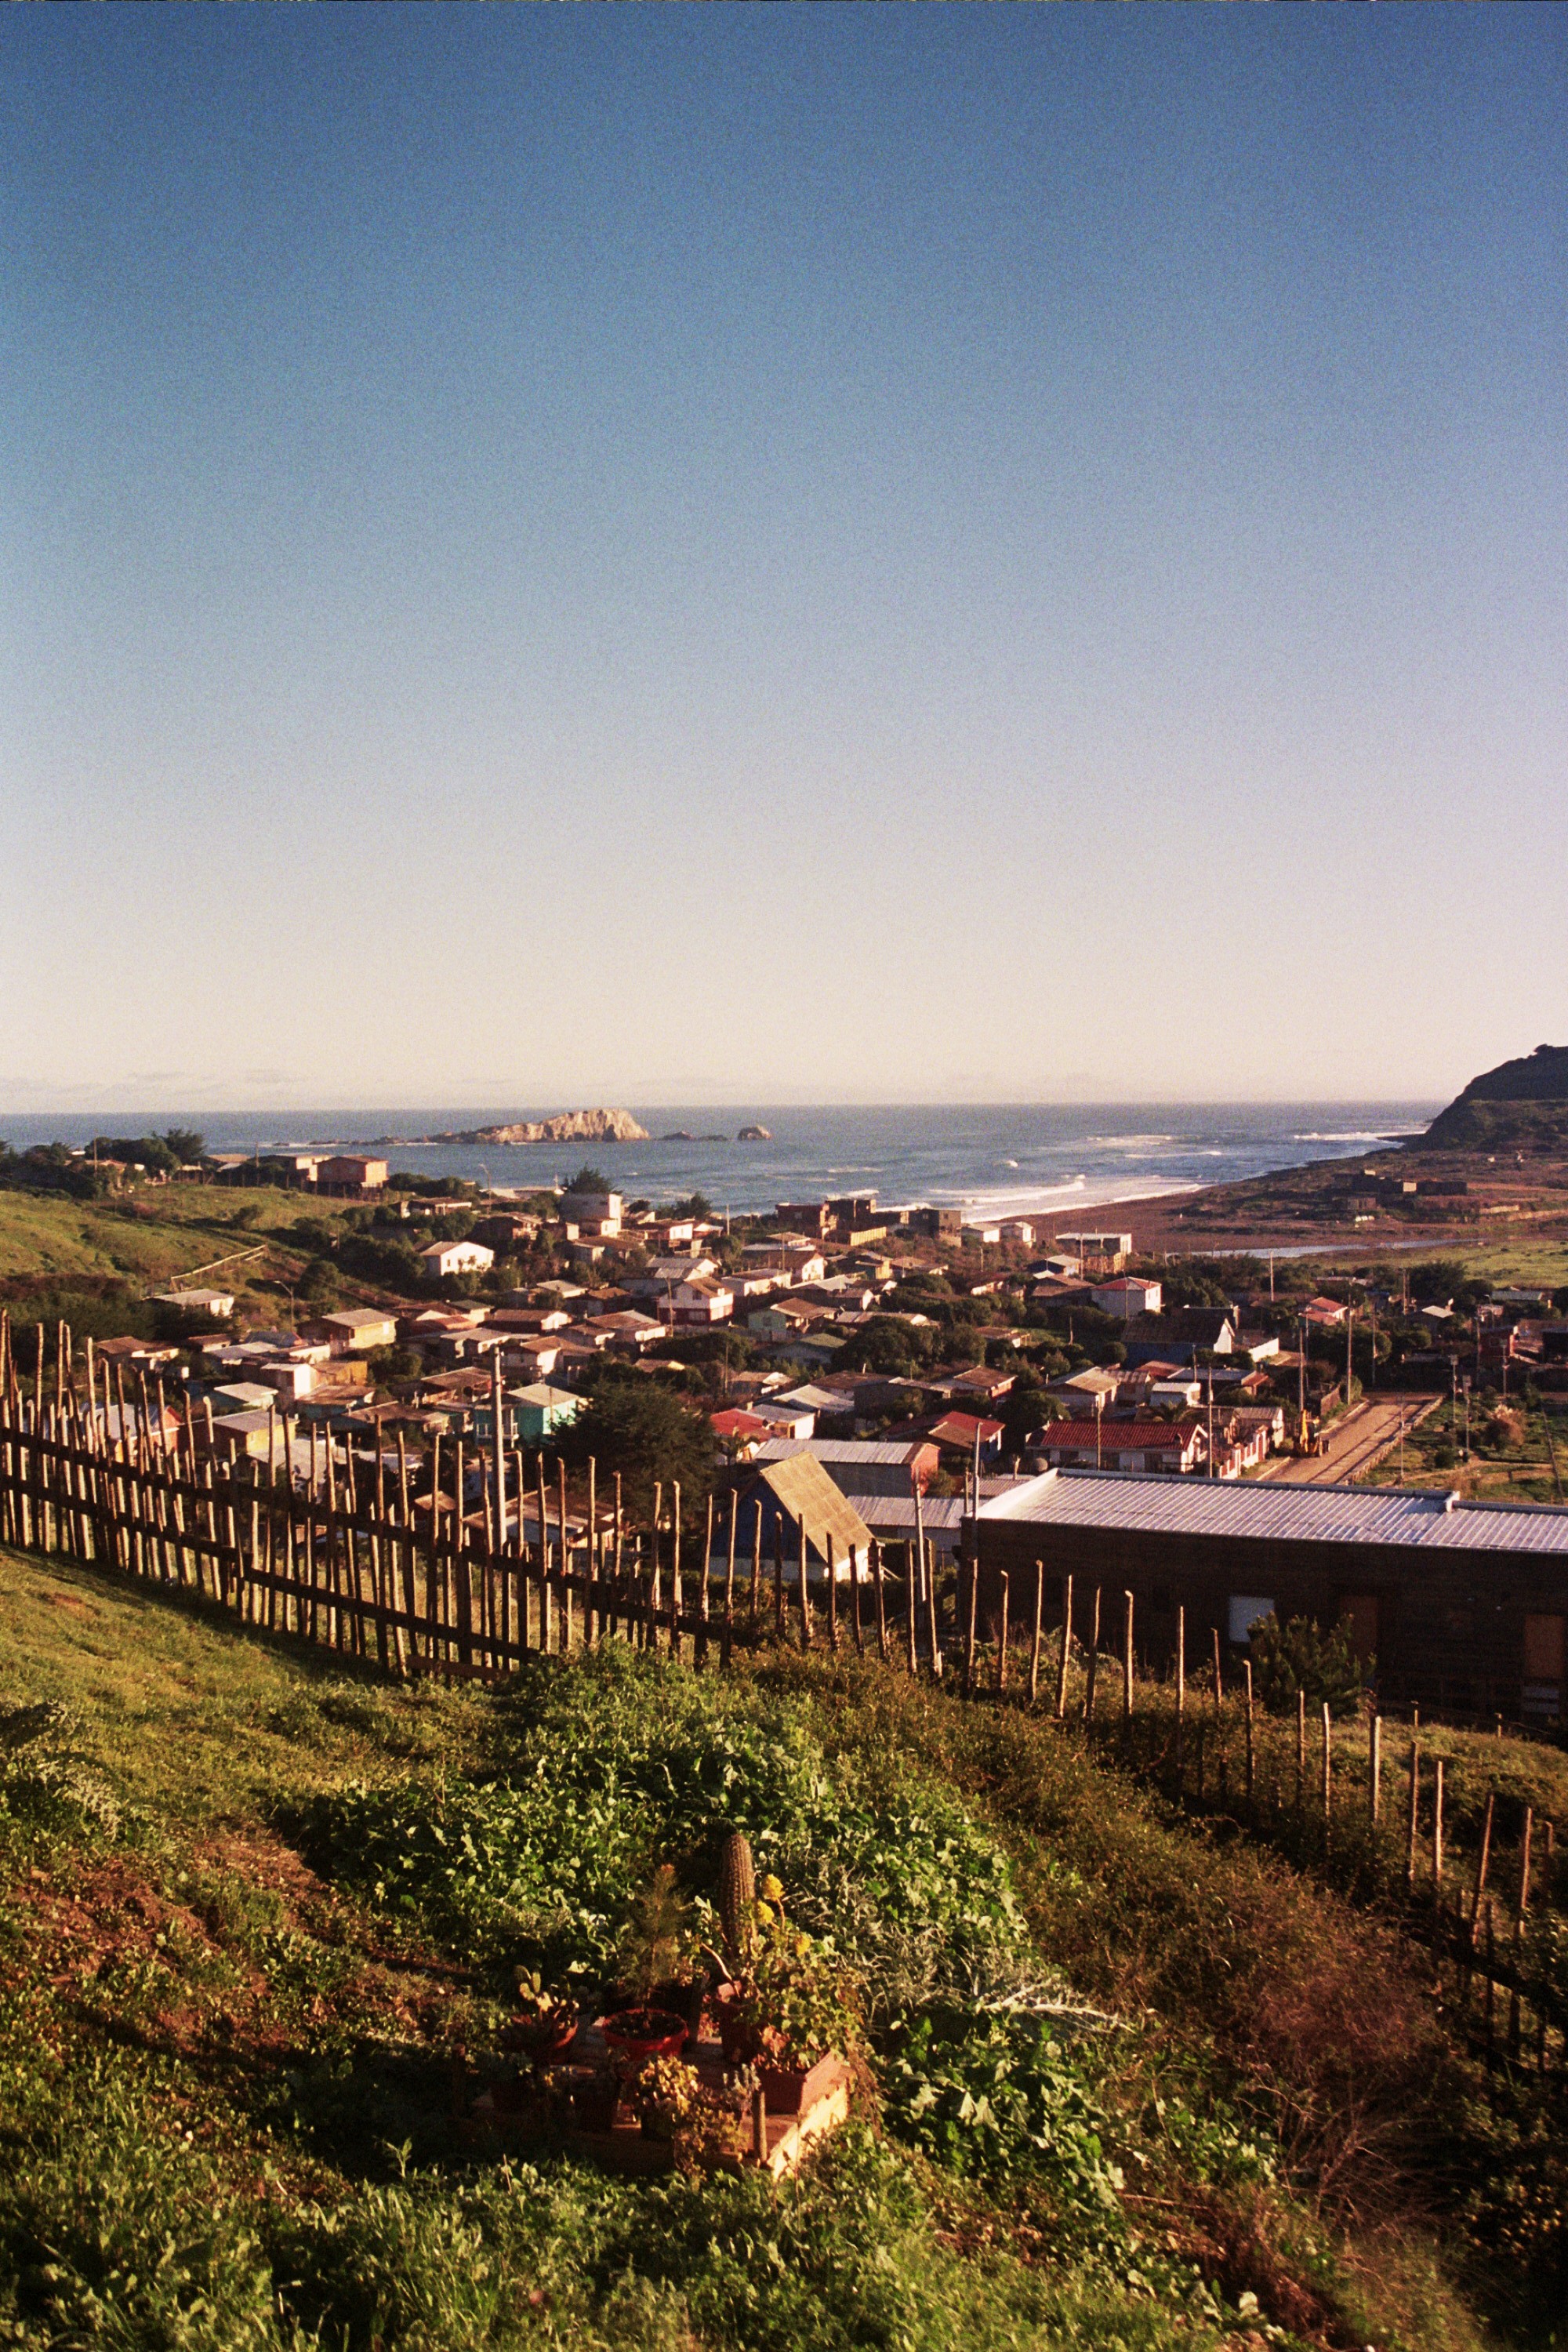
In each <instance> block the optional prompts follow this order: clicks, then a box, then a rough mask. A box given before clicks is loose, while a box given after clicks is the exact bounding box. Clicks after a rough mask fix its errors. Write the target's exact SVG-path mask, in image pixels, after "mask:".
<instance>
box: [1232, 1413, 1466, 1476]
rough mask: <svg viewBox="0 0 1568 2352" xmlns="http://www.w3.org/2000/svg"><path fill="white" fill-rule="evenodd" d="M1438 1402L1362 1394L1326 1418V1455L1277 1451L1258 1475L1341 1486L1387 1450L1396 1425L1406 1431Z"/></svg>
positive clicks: (1392, 1442) (1395, 1441) (1396, 1437)
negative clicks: (1293, 1455) (1334, 1417)
mask: <svg viewBox="0 0 1568 2352" xmlns="http://www.w3.org/2000/svg"><path fill="white" fill-rule="evenodd" d="M1439 1402H1442V1400H1441V1399H1439V1398H1437V1397H1432V1396H1373V1397H1363V1399H1362V1401H1361V1402H1360V1403H1359V1404H1353V1405H1352V1407H1351V1409H1350V1411H1349V1412H1347V1413H1344V1414H1342V1416H1341V1418H1340V1419H1339V1420H1338V1421H1336V1422H1332V1423H1330V1427H1329V1450H1328V1452H1327V1453H1326V1454H1316V1455H1310V1456H1309V1457H1308V1458H1307V1459H1306V1460H1305V1461H1300V1462H1298V1461H1296V1460H1293V1459H1292V1458H1291V1456H1289V1454H1281V1455H1277V1456H1276V1457H1275V1458H1274V1459H1272V1460H1271V1461H1270V1462H1269V1463H1268V1465H1267V1467H1266V1468H1265V1469H1264V1470H1262V1471H1261V1472H1260V1473H1259V1474H1258V1475H1259V1476H1260V1477H1263V1478H1267V1479H1269V1480H1271V1481H1272V1482H1273V1483H1274V1484H1276V1485H1278V1486H1344V1485H1346V1484H1348V1483H1349V1481H1350V1480H1352V1479H1353V1478H1359V1477H1360V1476H1361V1475H1362V1473H1363V1470H1370V1469H1371V1468H1372V1466H1373V1463H1375V1462H1381V1461H1382V1459H1383V1457H1384V1454H1389V1453H1392V1452H1393V1450H1394V1447H1395V1446H1396V1445H1397V1444H1398V1443H1399V1433H1400V1430H1401V1428H1402V1427H1403V1428H1404V1429H1405V1431H1406V1432H1407V1433H1408V1432H1409V1431H1410V1430H1412V1429H1414V1428H1415V1424H1416V1423H1417V1422H1418V1421H1425V1420H1426V1415H1427V1414H1428V1413H1429V1412H1432V1411H1433V1410H1434V1408H1435V1407H1436V1405H1437V1404H1438V1403H1439Z"/></svg>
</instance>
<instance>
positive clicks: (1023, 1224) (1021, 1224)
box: [1001, 1217, 1035, 1249]
mask: <svg viewBox="0 0 1568 2352" xmlns="http://www.w3.org/2000/svg"><path fill="white" fill-rule="evenodd" d="M1001 1235H1002V1239H1003V1240H1004V1241H1005V1242H1018V1243H1021V1244H1022V1245H1023V1247H1024V1248H1025V1249H1033V1248H1034V1246H1035V1228H1034V1226H1033V1225H1032V1224H1031V1223H1029V1221H1028V1219H1027V1217H1004V1218H1003V1220H1002V1224H1001Z"/></svg>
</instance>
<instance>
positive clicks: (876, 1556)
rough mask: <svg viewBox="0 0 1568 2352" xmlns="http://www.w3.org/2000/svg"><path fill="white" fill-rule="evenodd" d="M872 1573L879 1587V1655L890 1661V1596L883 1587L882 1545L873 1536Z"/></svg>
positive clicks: (883, 1660) (885, 1661) (882, 1658)
mask: <svg viewBox="0 0 1568 2352" xmlns="http://www.w3.org/2000/svg"><path fill="white" fill-rule="evenodd" d="M871 1575H872V1577H873V1579H874V1580H875V1583H876V1587H877V1655H878V1656H879V1658H880V1659H881V1661H882V1664H884V1665H886V1664H887V1663H888V1596H887V1593H886V1592H885V1591H884V1590H883V1587H882V1547H881V1545H880V1543H879V1541H878V1539H877V1538H876V1537H875V1536H873V1537H872V1538H871Z"/></svg>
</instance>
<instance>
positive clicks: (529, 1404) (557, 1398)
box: [502, 1381, 586, 1445]
mask: <svg viewBox="0 0 1568 2352" xmlns="http://www.w3.org/2000/svg"><path fill="white" fill-rule="evenodd" d="M585 1402H586V1399H585V1398H583V1397H580V1396H577V1395H574V1392H573V1391H572V1390H570V1389H557V1388H552V1387H551V1386H550V1385H549V1383H548V1382H547V1381H531V1382H530V1384H529V1386H528V1387H527V1388H521V1389H508V1390H507V1391H506V1392H505V1395H504V1397H503V1399H502V1406H503V1409H504V1408H505V1407H506V1406H507V1405H510V1407H511V1423H512V1432H513V1435H514V1438H515V1439H516V1440H517V1441H518V1442H520V1443H521V1444H525V1445H540V1444H542V1443H543V1442H544V1440H545V1439H546V1438H547V1437H552V1436H553V1435H554V1433H555V1432H556V1431H557V1430H558V1429H564V1428H566V1427H567V1426H568V1425H569V1424H570V1423H572V1422H574V1421H575V1420H576V1418H577V1416H578V1414H579V1413H580V1412H582V1411H583V1408H584V1403H585Z"/></svg>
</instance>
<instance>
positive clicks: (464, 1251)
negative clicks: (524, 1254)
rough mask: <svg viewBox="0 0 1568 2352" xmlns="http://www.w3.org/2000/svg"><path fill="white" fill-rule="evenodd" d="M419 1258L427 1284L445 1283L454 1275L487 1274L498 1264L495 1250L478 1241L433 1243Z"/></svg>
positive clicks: (420, 1253) (422, 1251) (421, 1252)
mask: <svg viewBox="0 0 1568 2352" xmlns="http://www.w3.org/2000/svg"><path fill="white" fill-rule="evenodd" d="M418 1257H419V1265H420V1268H421V1270H422V1272H423V1274H424V1276H425V1279H426V1282H444V1281H446V1280H447V1277H448V1276H451V1275H454V1274H487V1273H488V1272H489V1269H490V1267H491V1266H492V1265H494V1264H495V1262H496V1254H495V1252H494V1250H492V1249H487V1248H486V1247H485V1245H484V1244H483V1242H476V1241H462V1242H432V1243H431V1244H430V1246H429V1248H428V1249H422V1250H421V1251H420V1252H419V1253H418Z"/></svg>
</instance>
